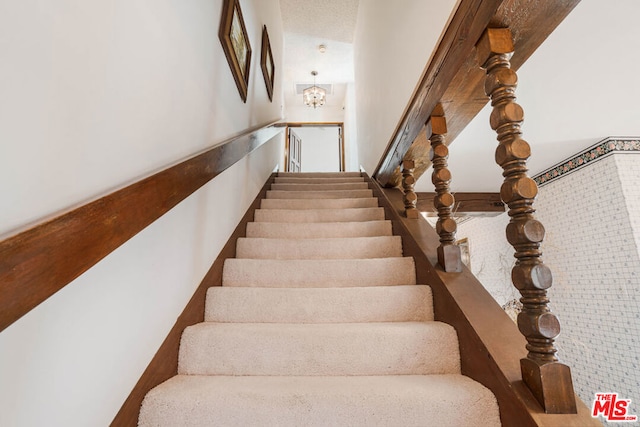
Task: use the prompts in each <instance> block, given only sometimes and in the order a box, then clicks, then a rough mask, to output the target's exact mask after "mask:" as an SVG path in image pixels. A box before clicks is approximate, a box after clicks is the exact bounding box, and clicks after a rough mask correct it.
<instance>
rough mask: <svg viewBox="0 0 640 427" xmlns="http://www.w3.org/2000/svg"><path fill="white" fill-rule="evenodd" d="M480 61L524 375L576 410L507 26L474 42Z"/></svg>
mask: <svg viewBox="0 0 640 427" xmlns="http://www.w3.org/2000/svg"><path fill="white" fill-rule="evenodd" d="M476 48H477V54H478V60H479V62H480V66H481V67H482V68H484V69H486V71H487V77H486V80H485V92H486V93H487V95H489V96H490V97H491V105H492V106H493V111H492V113H491V119H490V122H491V128H492V129H493V130H495V131H496V132H497V134H498V142H499V145H498V148H497V149H496V162H497V163H498V164H499V165H500V166H501V167H502V168H503V170H504V172H503V176H504V178H505V179H504V183H503V184H502V187H501V189H500V195H501V197H502V200H503V201H504V202H505V203H506V204H507V205H508V206H509V216H510V217H511V220H510V222H509V225H508V226H507V240H508V241H509V243H510V244H511V245H512V246H513V247H514V249H515V255H514V256H515V257H516V263H515V266H514V267H513V270H512V272H511V277H512V280H513V284H514V285H515V287H516V288H518V290H519V291H520V294H521V295H522V298H521V299H520V301H521V302H522V305H523V308H522V312H521V313H520V314H519V315H518V328H519V329H520V332H521V333H522V334H523V335H524V336H525V337H526V339H527V346H526V347H527V350H528V351H529V353H528V354H527V357H526V359H521V360H520V368H521V371H522V379H523V380H524V382H525V383H526V384H527V385H528V386H529V388H530V389H531V391H532V392H533V394H534V395H535V396H536V398H537V399H538V401H539V402H540V404H541V405H542V406H543V408H544V410H545V412H547V413H576V401H575V396H574V393H573V384H572V381H571V371H570V369H569V367H568V366H566V365H564V364H562V363H560V362H558V357H557V356H556V352H557V350H556V348H555V346H554V339H555V338H556V337H557V336H558V334H559V333H560V322H559V321H558V318H557V317H556V316H555V314H553V313H552V312H551V310H550V309H549V306H548V304H549V299H548V298H547V291H546V289H548V288H549V287H550V286H551V283H552V277H551V270H550V269H549V268H548V267H547V266H546V265H544V263H543V262H542V258H541V255H542V253H541V251H540V244H541V243H542V240H543V237H544V227H543V226H542V224H541V223H540V222H539V221H537V220H536V219H535V218H534V215H533V214H534V212H535V209H534V208H533V201H534V199H535V197H536V195H537V194H538V188H537V186H536V184H535V182H534V181H533V180H532V179H531V178H529V176H528V175H527V159H528V158H529V156H530V154H531V150H530V147H529V144H528V143H527V142H526V141H525V140H524V139H522V137H521V136H522V132H521V130H520V126H521V124H522V121H523V119H524V112H523V110H522V107H520V105H518V104H517V103H516V102H515V99H516V96H515V89H516V86H517V75H516V73H515V71H513V70H511V68H510V67H511V64H510V62H509V60H510V58H511V55H512V53H513V50H514V49H513V42H512V38H511V31H510V30H509V29H507V28H495V29H487V30H486V31H485V32H484V34H483V35H482V37H481V38H480V41H479V42H478V44H477V45H476Z"/></svg>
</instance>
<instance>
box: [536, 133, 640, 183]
mask: <svg viewBox="0 0 640 427" xmlns="http://www.w3.org/2000/svg"><path fill="white" fill-rule="evenodd" d="M634 151H635V152H640V138H626V137H625V138H619V137H609V138H606V139H603V140H602V141H600V142H598V143H597V144H596V145H594V146H592V147H590V148H587V149H586V150H585V151H583V152H582V153H580V154H577V155H575V156H574V157H571V158H569V159H566V160H564V161H562V162H560V163H558V164H557V165H555V166H552V167H551V168H549V169H547V170H545V171H544V172H542V173H540V174H538V175H536V176H535V177H534V178H533V180H534V181H535V182H536V184H538V186H539V187H540V186H542V185H545V184H548V183H549V182H551V181H553V180H555V179H558V178H560V177H561V176H563V175H566V174H568V173H570V172H574V171H576V170H577V169H580V168H582V167H584V166H586V165H587V164H589V163H592V162H595V161H596V160H600V159H602V158H604V157H606V156H608V155H611V154H613V153H620V152H634Z"/></svg>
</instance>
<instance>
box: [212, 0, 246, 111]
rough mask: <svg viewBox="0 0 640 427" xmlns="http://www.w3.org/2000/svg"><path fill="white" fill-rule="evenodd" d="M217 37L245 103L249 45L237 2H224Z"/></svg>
mask: <svg viewBox="0 0 640 427" xmlns="http://www.w3.org/2000/svg"><path fill="white" fill-rule="evenodd" d="M218 37H219V38H220V42H221V43H222V49H223V50H224V54H225V56H226V57H227V62H228V63H229V67H230V68H231V74H233V79H234V80H235V81H236V86H238V91H239V92H240V98H242V101H243V102H247V88H248V86H249V70H250V69H251V44H250V43H249V36H247V28H246V27H245V25H244V19H243V18H242V10H240V2H239V0H224V3H223V5H222V20H221V22H220V30H219V32H218Z"/></svg>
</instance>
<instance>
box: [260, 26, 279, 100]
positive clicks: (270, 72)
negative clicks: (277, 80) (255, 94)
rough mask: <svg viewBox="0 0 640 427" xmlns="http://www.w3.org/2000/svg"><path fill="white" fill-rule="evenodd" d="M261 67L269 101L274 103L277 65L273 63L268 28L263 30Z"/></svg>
mask: <svg viewBox="0 0 640 427" xmlns="http://www.w3.org/2000/svg"><path fill="white" fill-rule="evenodd" d="M260 67H261V68H262V76H263V77H264V84H265V86H266V87H267V94H268V95H269V101H271V102H273V76H274V75H275V71H276V70H275V65H274V63H273V53H272V52H271V43H269V33H268V32H267V26H266V25H265V26H264V27H263V28H262V54H261V55H260Z"/></svg>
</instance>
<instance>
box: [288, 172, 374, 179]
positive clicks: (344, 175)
mask: <svg viewBox="0 0 640 427" xmlns="http://www.w3.org/2000/svg"><path fill="white" fill-rule="evenodd" d="M278 176H279V177H286V178H353V177H358V178H360V177H362V174H360V172H278Z"/></svg>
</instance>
